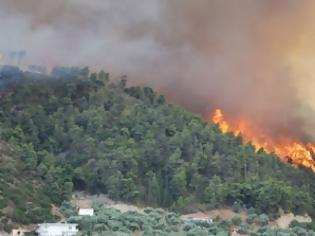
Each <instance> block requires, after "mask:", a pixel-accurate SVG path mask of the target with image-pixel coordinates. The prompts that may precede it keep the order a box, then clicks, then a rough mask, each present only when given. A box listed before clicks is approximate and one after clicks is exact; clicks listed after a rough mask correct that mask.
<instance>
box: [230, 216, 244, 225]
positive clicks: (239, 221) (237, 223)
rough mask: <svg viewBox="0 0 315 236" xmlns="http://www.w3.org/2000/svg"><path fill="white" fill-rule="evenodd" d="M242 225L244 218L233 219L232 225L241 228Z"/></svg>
mask: <svg viewBox="0 0 315 236" xmlns="http://www.w3.org/2000/svg"><path fill="white" fill-rule="evenodd" d="M241 223H242V218H241V217H240V216H234V217H233V218H232V224H233V225H235V226H239V225H240V224H241Z"/></svg>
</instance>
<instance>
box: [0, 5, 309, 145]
mask: <svg viewBox="0 0 315 236" xmlns="http://www.w3.org/2000/svg"><path fill="white" fill-rule="evenodd" d="M314 10H315V3H314V2H313V1H309V0H300V1H295V0H283V1H273V0H264V1H261V0H242V1H230V0H198V1H193V0H133V1H130V0H89V1H87V0H67V1H65V0H25V1H21V0H0V21H1V27H0V32H1V38H0V50H2V52H3V53H5V52H7V51H10V50H25V51H26V52H27V57H26V58H27V62H26V63H28V64H31V63H35V64H40V63H43V64H49V65H57V64H59V65H77V66H85V65H89V66H90V67H91V68H95V69H100V68H102V69H103V68H104V69H105V70H107V71H109V72H111V73H114V74H115V73H116V74H117V73H123V74H126V75H128V77H129V79H130V80H131V81H132V82H133V83H137V84H146V85H150V86H153V87H154V88H155V89H157V90H158V91H160V92H161V93H164V94H166V96H167V97H169V99H170V100H171V101H173V102H175V103H177V104H180V105H183V106H185V107H186V108H188V109H190V110H192V111H194V112H199V113H201V114H203V115H209V112H211V111H212V110H213V109H214V108H222V109H223V111H225V112H226V115H227V117H233V118H239V119H243V120H244V119H245V120H247V121H248V122H249V123H250V124H251V125H253V126H254V127H258V128H259V129H261V130H264V132H266V133H267V135H275V134H276V135H280V134H282V135H284V136H287V135H289V136H291V137H294V138H299V139H302V140H305V141H315V133H313V129H314V127H315V119H314V109H315V95H314V93H313V90H312V88H313V87H314V85H315V78H314V73H313V72H314V70H315V69H314V68H315V67H313V65H312V64H313V61H314V60H315V46H314V45H315V44H314V43H313V42H314V40H313V39H314V35H315V24H314V23H315V15H314V14H313V12H314Z"/></svg>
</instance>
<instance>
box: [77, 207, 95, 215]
mask: <svg viewBox="0 0 315 236" xmlns="http://www.w3.org/2000/svg"><path fill="white" fill-rule="evenodd" d="M79 215H80V216H93V215H94V209H93V208H80V209H79Z"/></svg>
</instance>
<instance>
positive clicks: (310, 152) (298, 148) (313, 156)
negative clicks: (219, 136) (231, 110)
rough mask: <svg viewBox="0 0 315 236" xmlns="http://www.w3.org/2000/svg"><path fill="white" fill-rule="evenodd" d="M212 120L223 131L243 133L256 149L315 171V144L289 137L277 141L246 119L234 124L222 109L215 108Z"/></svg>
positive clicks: (237, 134)
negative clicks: (259, 132) (258, 131)
mask: <svg viewBox="0 0 315 236" xmlns="http://www.w3.org/2000/svg"><path fill="white" fill-rule="evenodd" d="M211 120H212V122H213V123H215V124H217V125H218V126H219V128H220V130H221V131H222V132H223V133H226V132H232V133H233V134H234V135H235V136H239V135H242V137H243V139H244V141H245V142H249V141H250V142H251V143H252V144H253V146H254V147H255V148H256V150H259V149H261V148H263V149H264V150H265V151H266V152H268V153H270V152H274V153H275V154H276V155H277V156H279V157H280V158H281V159H282V160H283V161H285V162H289V163H292V164H293V165H294V166H304V167H306V168H309V169H311V170H312V171H313V172H314V173H315V146H314V145H313V144H311V143H308V144H306V145H305V144H303V143H300V142H296V141H292V140H289V139H287V138H285V139H283V140H282V141H281V142H279V141H278V142H276V141H275V140H273V139H272V138H270V137H266V136H264V135H257V134H255V132H253V130H252V129H251V128H250V126H249V125H248V124H247V123H246V122H244V121H239V122H237V124H236V125H234V124H233V126H232V125H231V124H230V123H228V122H227V121H226V120H225V118H224V115H223V113H222V111H221V110H220V109H217V110H215V112H214V114H213V116H212V119H211Z"/></svg>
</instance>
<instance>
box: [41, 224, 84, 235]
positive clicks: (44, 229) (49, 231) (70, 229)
mask: <svg viewBox="0 0 315 236" xmlns="http://www.w3.org/2000/svg"><path fill="white" fill-rule="evenodd" d="M77 226H78V225H77V224H66V223H44V224H39V225H38V226H37V228H36V231H35V232H36V234H37V235H38V236H75V235H76V234H77V233H78V231H79V230H78V229H77Z"/></svg>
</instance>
